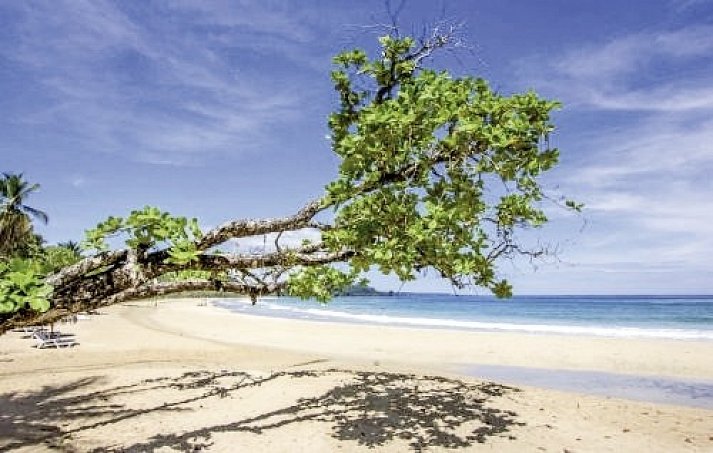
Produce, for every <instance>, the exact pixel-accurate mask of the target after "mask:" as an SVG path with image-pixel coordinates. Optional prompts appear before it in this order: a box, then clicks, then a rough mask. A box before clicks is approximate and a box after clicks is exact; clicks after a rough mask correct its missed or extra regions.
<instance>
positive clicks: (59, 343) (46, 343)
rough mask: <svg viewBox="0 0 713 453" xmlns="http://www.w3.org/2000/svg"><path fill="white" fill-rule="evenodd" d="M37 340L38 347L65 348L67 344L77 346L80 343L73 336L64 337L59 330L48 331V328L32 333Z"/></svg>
mask: <svg viewBox="0 0 713 453" xmlns="http://www.w3.org/2000/svg"><path fill="white" fill-rule="evenodd" d="M32 336H33V337H34V338H35V339H36V340H37V344H36V345H35V347H36V348H37V349H42V348H52V347H55V348H58V349H59V348H63V347H66V346H75V345H77V344H79V343H77V342H76V341H74V339H73V338H69V337H63V336H62V335H61V334H60V333H59V332H47V331H46V330H38V331H36V332H35V333H34V334H33V335H32Z"/></svg>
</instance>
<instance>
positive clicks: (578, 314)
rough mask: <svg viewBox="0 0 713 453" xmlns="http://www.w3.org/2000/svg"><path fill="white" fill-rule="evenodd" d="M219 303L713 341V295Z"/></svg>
mask: <svg viewBox="0 0 713 453" xmlns="http://www.w3.org/2000/svg"><path fill="white" fill-rule="evenodd" d="M215 304H216V305H218V306H221V307H224V308H228V309H230V310H233V311H236V312H241V313H247V314H253V315H260V316H273V317H283V318H299V319H308V320H314V321H331V322H350V323H366V324H381V325H394V326H412V327H425V328H449V329H460V330H480V331H510V332H528V333H543V334H547V333H555V334H565V335H594V336H607V337H641V338H669V339H679V340H713V296H516V297H514V298H512V299H507V300H499V299H495V298H493V297H487V296H453V295H446V294H400V295H395V296H364V297H362V296H350V297H337V298H335V299H334V300H332V301H331V302H329V303H328V304H326V305H321V304H319V303H317V302H314V301H300V300H296V299H292V298H271V299H263V300H260V301H259V302H258V304H257V305H255V306H251V305H249V304H245V303H242V302H238V301H235V300H231V299H220V300H217V301H216V302H215Z"/></svg>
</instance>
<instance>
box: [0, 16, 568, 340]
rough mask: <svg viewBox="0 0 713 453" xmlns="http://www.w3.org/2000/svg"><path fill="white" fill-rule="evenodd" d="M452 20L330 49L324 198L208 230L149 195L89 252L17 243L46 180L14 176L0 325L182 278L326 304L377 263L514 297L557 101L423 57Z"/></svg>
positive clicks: (438, 44)
mask: <svg viewBox="0 0 713 453" xmlns="http://www.w3.org/2000/svg"><path fill="white" fill-rule="evenodd" d="M453 32H454V30H452V29H446V30H442V29H436V30H435V31H434V32H433V33H432V34H431V35H429V36H426V37H423V38H422V39H418V40H417V39H414V38H411V37H401V36H399V35H398V34H396V33H394V34H392V35H389V36H384V37H382V38H380V39H379V43H380V53H379V54H378V55H376V56H375V57H373V58H369V56H368V55H367V53H366V52H365V51H363V50H359V49H357V50H350V51H345V52H343V53H340V54H339V55H337V56H336V57H335V58H334V65H335V69H334V70H333V71H332V73H331V78H332V81H333V82H334V88H335V90H336V93H337V95H338V99H339V103H338V108H337V109H336V111H335V112H334V113H332V114H331V115H330V117H329V120H328V125H329V129H330V138H331V144H332V150H333V152H334V153H336V155H337V156H338V157H339V159H340V164H339V172H338V174H337V176H336V177H335V179H334V180H333V181H332V182H331V183H329V184H328V185H327V187H326V188H325V193H324V195H323V196H321V197H320V198H318V199H315V200H313V201H311V202H309V203H307V204H306V205H304V206H303V207H302V208H301V209H299V210H298V211H297V212H296V213H294V214H292V215H288V216H286V217H281V218H269V219H238V220H232V221H228V222H226V223H224V224H222V225H220V226H218V227H216V228H214V229H212V230H209V231H202V230H201V228H200V227H199V222H198V220H197V219H192V218H186V217H181V216H175V215H173V214H171V213H168V212H164V211H161V210H160V209H158V208H156V207H152V206H147V207H145V208H143V209H138V210H135V211H132V212H131V213H130V214H129V215H128V216H126V217H109V218H108V219H106V220H105V221H103V222H101V223H99V224H98V225H97V226H96V227H95V228H93V229H90V230H88V231H87V232H86V237H85V239H84V241H83V242H82V247H83V249H84V250H85V251H86V252H87V253H88V256H86V257H82V256H80V254H79V253H78V251H77V250H76V244H74V245H70V246H67V244H65V246H57V247H56V248H51V247H48V248H42V247H40V249H41V250H39V251H37V252H36V253H24V254H23V253H20V250H24V249H23V247H25V248H27V244H29V243H30V242H31V241H30V239H29V238H30V236H31V234H32V230H31V222H30V221H29V219H30V217H29V216H34V217H35V218H38V219H39V220H42V221H46V217H47V216H46V215H44V213H42V212H41V211H38V210H36V209H34V208H30V207H28V206H26V205H25V204H23V202H24V198H26V196H27V195H28V194H29V193H31V192H32V191H34V190H35V189H36V188H37V185H28V183H25V182H24V181H23V180H22V178H21V176H20V177H19V180H18V178H17V177H15V176H12V175H5V176H6V177H5V180H4V181H5V182H4V183H3V184H4V185H3V186H2V200H3V204H2V206H3V211H2V216H3V217H2V222H3V223H2V225H3V233H2V241H1V242H2V247H3V248H2V250H3V253H5V254H6V256H7V257H10V256H12V258H9V259H3V262H2V264H0V296H1V297H2V301H1V302H0V332H4V331H6V330H8V329H10V328H13V327H17V326H22V325H27V324H31V323H38V322H50V321H54V320H56V319H59V318H61V317H63V316H66V315H68V314H70V313H76V312H79V311H84V310H92V309H96V308H98V307H101V306H105V305H110V304H115V303H118V302H122V301H126V300H130V299H136V298H146V297H153V296H159V295H164V294H172V293H180V292H186V291H205V290H212V291H221V292H229V293H240V294H246V295H249V296H250V297H251V298H252V299H253V300H256V299H257V298H258V297H259V296H261V295H265V294H289V295H292V296H296V297H300V298H314V299H317V300H320V301H326V300H328V299H329V298H330V297H332V296H333V295H334V294H337V293H340V292H342V291H344V290H345V289H346V288H348V287H349V286H350V285H353V284H355V283H356V282H358V281H360V280H361V279H362V278H363V275H364V274H365V273H366V272H367V271H369V270H371V269H378V270H379V271H381V272H383V273H386V274H389V273H390V274H394V275H396V276H397V277H398V278H399V279H400V280H402V281H409V280H413V279H414V278H416V277H417V275H418V274H419V272H422V271H424V270H426V269H431V270H433V271H435V272H436V273H437V274H438V275H439V276H441V277H443V278H445V279H447V280H449V281H450V282H451V283H452V284H453V285H454V286H456V287H459V288H462V287H464V286H468V285H476V286H480V287H484V288H487V289H489V290H490V291H491V292H493V293H494V294H495V295H496V296H498V297H508V296H510V295H511V293H512V288H511V285H510V284H509V283H508V281H507V280H506V279H505V278H504V277H503V276H502V275H501V273H500V272H499V270H498V269H499V267H498V265H499V263H501V262H502V260H504V259H508V258H511V257H513V256H515V255H527V256H530V257H537V256H540V255H541V254H542V253H543V252H544V251H543V250H542V249H539V248H532V247H529V246H527V245H526V244H524V243H522V242H521V241H519V240H518V237H517V235H516V233H517V232H518V231H519V230H521V229H527V228H534V227H539V226H541V225H543V224H544V223H545V222H546V221H547V217H546V215H545V212H544V211H543V202H544V201H545V200H546V197H545V195H544V193H543V190H542V188H541V186H540V183H539V182H538V180H539V177H540V176H541V175H542V174H543V173H544V172H546V171H548V170H550V169H551V168H552V167H553V166H554V165H555V164H556V163H557V161H558V150H557V149H556V148H553V147H551V146H550V142H549V139H548V138H549V135H550V133H551V132H552V131H553V130H554V125H553V124H552V122H551V118H550V115H551V112H552V111H553V110H554V109H556V108H558V107H559V104H558V103H557V102H555V101H551V100H548V99H543V98H541V97H540V96H539V95H538V94H536V93H534V92H526V93H521V94H514V95H504V94H502V93H499V92H498V91H496V90H494V89H492V88H491V87H490V86H489V84H488V83H487V82H486V81H485V80H483V79H480V78H475V77H469V76H467V77H454V76H453V75H451V74H449V73H448V72H446V71H438V70H436V69H433V68H431V67H429V65H428V64H429V63H430V62H432V61H433V59H432V56H433V54H434V53H436V52H437V51H438V50H440V49H443V48H447V47H449V46H453V45H454V44H456V38H455V37H454V33H453ZM8 178H10V179H8ZM8 181H10V182H8ZM551 201H554V202H555V203H561V204H562V206H563V207H565V208H568V209H573V210H578V209H579V208H580V206H579V205H578V204H576V203H574V202H572V201H569V200H564V199H563V200H551ZM307 230H316V231H318V232H319V233H320V238H321V239H320V240H318V241H304V242H303V243H302V244H301V245H300V246H297V247H295V246H291V247H290V246H286V245H284V243H283V242H282V237H283V234H284V233H285V232H304V231H307ZM268 234H274V249H273V250H269V251H264V252H260V253H252V252H251V253H226V249H227V248H228V247H226V246H227V244H230V243H231V241H236V240H240V239H241V238H247V237H251V236H263V235H268ZM110 242H111V244H117V243H119V242H123V244H124V246H123V247H122V248H118V249H113V248H112V247H110ZM23 244H24V245H23ZM75 261H76V262H75Z"/></svg>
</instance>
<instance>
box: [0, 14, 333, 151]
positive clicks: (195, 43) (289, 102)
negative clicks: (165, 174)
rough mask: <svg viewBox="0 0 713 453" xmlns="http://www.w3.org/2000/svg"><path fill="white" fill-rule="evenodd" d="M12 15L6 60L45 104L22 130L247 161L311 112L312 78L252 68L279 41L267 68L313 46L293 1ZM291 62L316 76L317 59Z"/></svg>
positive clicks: (106, 145) (107, 146) (90, 143)
mask: <svg viewBox="0 0 713 453" xmlns="http://www.w3.org/2000/svg"><path fill="white" fill-rule="evenodd" d="M10 7H13V8H16V9H17V10H19V13H20V15H21V17H22V19H21V20H20V21H18V22H17V23H16V25H15V27H16V33H15V35H16V36H17V43H14V44H15V45H5V46H3V47H4V49H0V54H2V55H3V56H5V57H6V58H8V59H9V60H10V61H13V62H14V64H17V65H19V66H20V67H21V68H23V69H25V70H29V71H31V73H32V74H34V77H36V83H37V86H38V92H42V93H44V95H45V98H46V100H47V101H46V102H45V103H44V104H43V105H36V106H35V107H34V108H32V107H29V109H30V111H29V112H27V115H25V116H22V117H20V118H18V119H16V121H18V122H22V123H32V124H35V125H37V126H47V125H53V126H55V127H57V128H58V129H61V133H62V136H63V137H71V138H72V139H73V140H74V143H75V144H78V145H79V146H80V147H86V148H91V149H94V150H97V151H108V152H121V153H126V154H127V155H128V157H130V158H133V159H139V160H146V161H151V162H156V163H173V164H185V163H192V162H198V161H200V160H202V159H204V158H205V153H223V154H225V153H243V152H250V151H252V150H256V149H259V148H260V147H266V145H267V146H269V144H270V143H271V140H273V139H274V133H273V129H274V127H275V126H276V125H277V124H280V123H282V124H285V123H289V122H290V121H291V120H294V119H297V118H299V116H300V115H301V114H304V110H305V105H306V104H307V102H306V101H307V100H308V99H309V97H310V96H311V95H313V93H312V92H311V89H310V87H309V86H300V85H299V83H300V82H303V80H294V81H292V82H290V81H284V80H279V79H276V78H275V77H274V76H273V75H268V76H266V75H265V74H264V73H260V72H259V71H258V70H256V69H254V68H252V65H251V64H249V63H245V62H244V61H243V60H244V58H243V57H242V56H243V55H245V56H247V55H248V52H249V50H248V47H251V46H253V45H254V44H255V43H256V42H274V45H272V46H267V47H263V52H264V53H265V55H263V57H265V58H268V59H269V58H274V57H275V54H274V52H277V51H278V50H279V49H283V47H284V48H288V50H289V49H297V48H303V49H305V48H309V46H308V45H306V44H305V42H307V41H310V40H313V39H315V33H317V32H318V30H317V31H315V30H314V29H313V28H311V27H310V25H311V24H309V23H308V22H305V19H304V18H303V17H301V16H300V15H298V14H292V12H293V10H294V9H295V8H288V7H287V3H286V2H273V4H271V5H267V6H265V5H263V6H256V4H255V3H252V2H240V3H235V2H213V3H211V4H207V3H205V2H182V3H170V4H165V5H153V6H151V5H149V4H143V3H141V4H139V6H138V7H139V8H145V9H151V8H154V9H160V10H161V11H152V13H155V14H145V15H144V14H142V13H143V12H144V11H143V10H141V11H131V10H130V7H129V6H127V4H116V3H113V2H104V1H71V2H69V1H68V2H59V1H58V2H52V3H51V4H50V3H44V2H30V1H28V2H22V3H18V4H15V5H11V6H10ZM122 7H124V9H122ZM158 13H161V14H160V15H159V14H158ZM152 17H154V18H155V17H163V18H164V19H165V18H169V17H170V18H173V19H176V20H175V24H174V21H172V20H163V19H162V20H160V21H158V20H156V19H152ZM197 29H200V30H201V31H200V32H195V30H197ZM59 37H61V39H60V38H59ZM258 37H259V39H257V38H258ZM235 49H237V51H236V50H235ZM271 52H272V53H271ZM280 52H283V51H282V50H280ZM294 54H295V55H296V57H295V58H294V59H293V60H292V63H293V64H296V65H301V67H303V68H304V70H305V71H310V70H312V68H314V67H315V65H316V60H317V59H318V58H317V56H316V54H312V55H309V54H308V52H307V51H305V50H302V51H300V52H297V51H295V52H294ZM300 57H304V58H302V59H300ZM308 57H310V58H308ZM319 57H320V58H319V59H321V60H323V61H324V62H325V63H326V64H328V61H329V58H328V56H326V55H325V56H321V55H320V56H319Z"/></svg>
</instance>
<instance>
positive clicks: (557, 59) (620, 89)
mask: <svg viewBox="0 0 713 453" xmlns="http://www.w3.org/2000/svg"><path fill="white" fill-rule="evenodd" d="M711 54H713V27H711V26H708V25H701V26H691V27H688V28H684V29H679V30H673V31H665V32H661V31H659V32H641V33H636V34H630V35H626V36H619V37H618V38H615V39H611V40H608V41H605V42H600V43H590V44H584V45H580V46H578V48H576V49H574V48H573V49H564V50H563V52H562V53H561V54H560V55H555V56H554V57H551V58H549V59H548V60H547V63H545V65H544V67H543V66H540V68H539V69H538V70H528V71H527V72H526V73H523V80H527V81H529V82H531V83H534V85H535V87H536V88H538V89H540V90H544V91H546V92H548V93H549V94H550V95H553V96H555V97H558V98H560V99H563V100H564V101H565V106H566V107H565V113H566V114H568V115H570V118H572V119H575V118H577V119H578V120H574V123H576V124H571V126H573V129H574V130H573V131H572V133H570V134H569V135H568V134H567V132H566V131H564V132H562V135H563V137H562V140H563V141H564V142H565V143H564V146H563V147H564V148H571V149H574V150H576V155H575V156H569V157H570V158H569V160H568V161H567V162H566V163H565V166H564V167H563V168H562V169H561V171H560V173H559V175H560V177H561V180H562V181H564V184H563V187H562V189H563V190H564V191H566V192H568V193H570V194H571V195H573V196H574V197H575V198H577V199H579V200H581V201H584V202H585V204H586V206H587V208H586V214H585V215H586V217H587V218H588V221H589V224H588V227H587V229H586V231H585V232H584V233H583V234H582V235H581V236H580V237H579V238H578V244H577V246H576V247H572V248H570V249H568V251H567V256H566V259H565V261H566V262H567V263H568V264H567V265H570V266H572V269H574V270H576V271H577V272H581V273H584V274H589V275H593V274H592V273H595V274H596V273H611V272H614V273H616V272H624V270H625V269H627V268H628V269H629V271H627V272H633V273H637V272H638V273H640V274H642V275H643V274H647V273H652V274H657V273H662V274H666V273H668V274H671V273H676V272H678V273H685V272H691V273H692V275H693V274H695V273H698V274H700V273H701V272H704V270H705V269H710V258H709V257H710V256H711V255H712V254H713V238H712V237H711V235H710V231H711V225H713V181H711V180H710V178H709V175H710V174H711V173H713V121H712V120H711V118H713V61H712V60H711V58H710V55H711ZM522 67H525V65H524V64H523V65H522ZM530 67H531V66H530ZM533 81H534V82H533ZM592 115H597V118H599V121H598V122H595V123H588V122H587V120H585V119H583V118H591V117H592ZM570 121H572V120H570ZM647 278H648V277H647ZM637 281H638V282H640V283H642V282H646V281H647V280H646V278H644V277H641V278H640V279H639V280H637ZM620 283H621V282H620ZM689 283H690V282H689ZM618 284H619V283H618ZM621 284H624V283H621ZM667 284H668V285H669V286H668V287H670V288H676V287H677V286H676V285H678V284H679V283H677V282H669V283H667ZM680 284H681V285H683V283H680ZM698 285H699V287H700V286H701V285H702V286H705V285H704V284H703V283H699V284H698ZM679 286H680V285H679ZM709 287H710V286H709ZM679 290H681V291H683V290H684V288H682V287H681V288H679Z"/></svg>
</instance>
